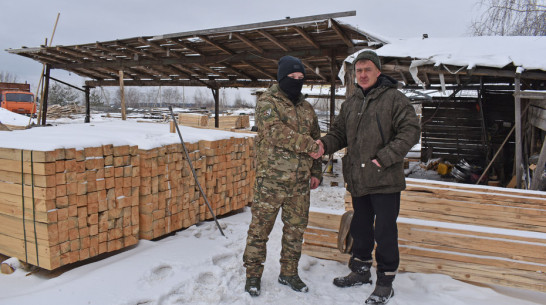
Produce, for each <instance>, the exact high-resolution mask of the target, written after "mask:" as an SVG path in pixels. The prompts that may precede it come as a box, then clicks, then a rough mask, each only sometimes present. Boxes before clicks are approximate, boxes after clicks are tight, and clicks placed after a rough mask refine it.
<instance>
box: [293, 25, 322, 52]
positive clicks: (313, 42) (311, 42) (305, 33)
mask: <svg viewBox="0 0 546 305" xmlns="http://www.w3.org/2000/svg"><path fill="white" fill-rule="evenodd" d="M290 28H291V29H293V30H294V31H296V32H298V34H300V35H301V37H303V39H305V40H307V42H309V44H311V45H312V46H313V47H315V49H319V50H320V45H319V44H318V43H317V42H316V41H315V40H314V39H313V38H312V37H311V36H309V34H307V32H306V31H305V30H304V29H302V28H300V27H299V26H292V27H290Z"/></svg>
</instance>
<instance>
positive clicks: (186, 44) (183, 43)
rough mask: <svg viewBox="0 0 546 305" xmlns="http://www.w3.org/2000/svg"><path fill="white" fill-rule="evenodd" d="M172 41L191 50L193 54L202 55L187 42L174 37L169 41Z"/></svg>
mask: <svg viewBox="0 0 546 305" xmlns="http://www.w3.org/2000/svg"><path fill="white" fill-rule="evenodd" d="M171 42H172V43H174V44H176V45H179V46H181V47H183V48H185V49H188V50H190V51H192V52H193V53H195V54H199V55H203V52H201V51H199V50H198V49H196V48H194V47H192V46H189V45H188V43H185V42H182V41H180V40H178V39H174V40H172V41H171Z"/></svg>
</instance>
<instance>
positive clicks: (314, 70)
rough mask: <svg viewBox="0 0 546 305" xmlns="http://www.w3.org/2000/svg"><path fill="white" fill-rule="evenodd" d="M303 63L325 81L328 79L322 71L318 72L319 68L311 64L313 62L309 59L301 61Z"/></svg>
mask: <svg viewBox="0 0 546 305" xmlns="http://www.w3.org/2000/svg"><path fill="white" fill-rule="evenodd" d="M301 62H302V63H303V65H304V66H306V67H307V69H308V70H310V71H311V72H313V73H314V74H316V75H317V76H318V77H320V78H321V79H322V80H324V81H328V79H327V78H326V76H324V75H322V73H320V71H319V72H317V68H316V67H313V65H311V63H309V62H308V61H307V60H302V61H301Z"/></svg>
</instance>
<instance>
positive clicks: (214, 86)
mask: <svg viewBox="0 0 546 305" xmlns="http://www.w3.org/2000/svg"><path fill="white" fill-rule="evenodd" d="M355 15H356V11H348V12H340V13H332V14H323V15H315V16H308V17H299V18H289V17H287V18H286V19H282V20H276V21H268V22H260V23H253V24H246V25H239V26H231V27H222V28H214V29H206V30H198V31H190V32H182V33H172V34H165V35H157V36H140V37H133V38H127V39H117V40H113V41H104V42H96V43H88V44H81V45H72V46H52V47H46V46H41V47H37V48H22V49H8V50H7V51H8V52H9V53H12V54H17V55H20V56H25V57H28V58H31V59H33V60H36V61H39V62H41V63H43V64H45V65H46V67H47V68H46V71H47V73H46V78H47V77H49V71H50V70H51V69H62V70H66V71H70V72H72V73H75V74H77V75H80V76H82V77H84V78H88V79H89V80H87V81H86V82H85V88H86V90H89V88H93V87H98V86H120V87H121V89H122V88H123V86H206V87H208V88H210V89H211V90H212V92H213V96H214V98H215V102H216V113H217V112H218V104H219V101H218V90H219V89H220V88H222V87H224V88H225V87H236V88H240V87H252V88H257V87H258V88H259V87H268V86H270V85H271V84H272V83H273V82H275V81H276V73H277V62H278V60H279V58H280V57H282V56H284V55H292V56H295V57H298V58H300V59H301V60H302V61H303V63H304V65H305V67H306V72H307V73H306V84H309V85H321V84H328V85H331V86H332V88H334V87H335V86H336V85H338V84H340V80H339V79H337V73H338V71H339V68H340V67H341V65H342V64H343V60H344V59H345V58H346V57H347V56H348V55H350V54H352V53H354V52H356V51H357V50H359V49H362V48H378V47H380V46H382V45H383V44H384V43H386V42H385V41H383V40H382V39H380V38H378V37H375V36H373V35H371V34H368V33H365V32H363V31H360V30H358V29H356V28H354V27H352V26H350V25H346V24H342V23H340V22H338V21H337V20H335V19H334V18H341V17H348V16H355ZM331 91H332V92H331V95H332V97H331V104H332V106H331V110H332V109H333V108H334V106H333V105H334V98H335V95H334V90H331ZM45 96H47V94H46V95H45ZM43 104H45V105H47V100H45V99H44V103H43ZM87 104H89V103H87ZM123 106H124V105H123V99H122V109H123V108H124V107H123ZM87 108H89V106H88V107H87ZM88 113H89V111H88ZM122 116H123V113H122ZM217 117H218V115H216V118H217ZM331 117H333V111H332V114H331ZM216 122H217V120H216ZM43 123H45V117H44V118H43Z"/></svg>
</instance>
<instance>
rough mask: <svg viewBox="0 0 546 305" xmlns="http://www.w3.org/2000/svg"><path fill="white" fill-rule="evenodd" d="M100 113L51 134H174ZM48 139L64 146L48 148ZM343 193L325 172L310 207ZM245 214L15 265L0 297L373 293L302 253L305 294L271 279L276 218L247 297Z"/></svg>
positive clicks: (329, 204)
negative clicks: (92, 252)
mask: <svg viewBox="0 0 546 305" xmlns="http://www.w3.org/2000/svg"><path fill="white" fill-rule="evenodd" d="M0 110H1V109H0ZM3 113H4V112H3V111H0V122H5V120H6V119H5V118H4V117H3ZM26 119H27V120H28V118H26ZM102 120H107V119H104V118H103V119H102ZM108 120H110V121H101V118H100V116H97V117H93V123H92V124H85V125H88V126H81V125H84V124H72V125H71V126H69V127H71V128H66V127H65V126H59V127H53V128H52V129H51V131H52V132H53V131H55V130H58V129H62V131H63V132H64V133H65V136H64V137H63V139H77V138H78V137H80V138H82V137H91V135H92V132H93V131H98V132H100V133H102V134H101V135H102V137H96V138H91V139H88V140H91V141H95V142H101V141H106V140H112V139H114V138H116V137H119V136H120V135H122V136H124V137H125V138H124V139H123V141H125V142H127V143H137V144H138V143H141V142H148V143H149V144H150V145H151V144H161V143H166V142H168V141H175V140H176V135H175V134H169V133H168V127H167V128H164V129H163V127H161V126H156V125H159V124H148V123H140V125H139V124H137V123H135V122H130V121H127V122H121V121H120V120H119V119H117V120H111V119H108ZM77 121H78V122H80V123H81V121H79V120H77ZM64 123H68V122H64ZM7 124H9V123H7ZM142 124H147V125H146V126H147V128H145V129H139V132H140V133H141V134H139V135H138V136H133V137H127V136H125V135H126V133H128V132H129V131H131V130H133V131H134V130H135V128H138V127H139V126H141V125H142ZM63 125H64V124H63ZM91 125H93V126H91ZM163 126H168V125H166V124H163ZM49 128H50V127H40V128H32V129H29V130H24V131H11V132H8V131H6V132H2V131H0V141H2V142H4V143H11V144H9V145H13V146H20V147H33V148H34V149H39V148H41V146H40V145H44V146H45V145H46V143H44V141H42V140H40V139H41V138H43V137H44V136H45V132H46V131H48V129H49ZM82 132H85V133H84V134H82ZM66 133H68V134H69V135H68V136H67V135H66ZM183 134H184V135H185V138H184V140H186V141H191V140H192V139H193V140H194V139H197V138H199V137H209V138H215V137H219V136H229V135H230V134H231V133H228V134H223V132H221V133H219V132H218V131H207V130H203V129H198V130H197V129H195V130H194V129H189V128H188V129H184V131H183ZM23 135H24V137H21V136H23ZM233 136H241V135H240V134H233ZM17 139H19V140H17ZM23 139H24V143H23ZM17 141H19V142H21V143H18V142H17ZM64 141H69V140H64ZM72 141H75V140H72ZM77 143H78V142H77ZM33 145H34V146H33ZM54 145H67V144H66V143H61V144H52V145H51V146H54ZM78 145H79V144H78ZM51 146H48V147H51ZM340 165H341V164H340V162H338V163H334V173H338V174H339V173H340V171H341V170H340ZM332 181H336V182H338V183H339V186H330V185H331V182H332ZM344 195H345V189H344V188H343V184H342V183H341V182H340V176H339V175H338V176H337V177H335V176H327V177H325V179H324V182H323V185H322V186H321V187H319V188H318V189H316V190H313V191H312V194H311V205H312V209H329V210H332V211H340V210H343V200H344V199H343V197H344ZM250 218H251V214H250V208H244V209H243V210H242V211H241V212H240V213H237V214H234V215H231V216H227V217H222V218H220V219H219V222H220V224H221V226H222V228H223V231H224V232H225V234H226V237H223V236H222V235H221V234H220V233H219V230H218V229H217V228H216V226H215V223H214V222H211V221H207V222H203V223H199V224H197V225H194V226H192V227H190V228H187V229H185V230H182V231H179V232H177V233H176V234H174V235H173V236H169V237H166V238H163V239H161V240H157V241H146V240H141V241H139V243H138V244H137V245H136V246H133V247H130V248H128V249H125V250H123V251H120V252H119V253H116V254H112V255H108V256H106V257H101V259H92V260H90V261H88V262H85V263H84V264H77V266H72V268H66V267H63V268H61V269H60V270H61V271H54V272H45V271H43V270H42V271H37V272H32V273H29V272H27V271H24V270H22V269H17V270H16V272H15V273H13V274H11V275H5V274H0V304H2V305H37V304H70V305H79V304H82V305H84V304H96V305H104V304H115V305H160V304H161V305H169V304H282V305H287V304H313V305H319V304H363V302H364V300H365V298H366V297H367V296H368V295H369V294H370V293H371V291H372V290H373V287H372V286H370V285H366V286H363V287H353V288H344V289H342V288H337V287H335V286H334V285H333V284H332V279H333V278H334V277H335V276H339V275H344V274H346V273H347V272H348V268H347V267H346V266H345V265H343V264H341V263H338V262H334V261H328V260H322V259H317V258H314V257H310V256H307V255H303V256H302V259H301V261H300V268H299V273H300V276H301V278H302V279H303V280H304V281H305V282H306V283H307V284H308V286H309V289H310V290H309V292H308V293H299V292H294V291H292V290H291V289H290V288H288V287H287V286H284V285H280V284H278V283H277V276H278V274H279V269H280V268H279V258H280V253H279V252H280V247H281V246H280V239H281V234H282V222H280V219H277V223H276V225H275V228H274V229H273V232H272V233H271V236H270V241H269V242H268V254H267V262H266V266H265V272H264V275H263V278H262V294H261V296H259V297H255V298H253V297H250V296H249V295H248V294H247V293H245V292H244V284H245V270H244V268H243V263H242V254H243V251H244V247H245V240H246V233H247V229H248V225H249V222H250ZM394 288H395V291H396V295H395V297H394V298H393V299H392V301H391V302H390V303H389V304H393V305H411V304H416V305H438V304H450V305H451V304H455V305H459V304H460V305H463V304H472V305H475V304H480V305H481V304H491V305H515V304H518V305H520V304H522V305H524V304H546V294H545V293H538V292H533V291H527V290H523V289H511V288H506V287H498V286H497V287H493V288H494V289H492V288H490V287H478V286H474V285H471V284H468V283H464V282H460V281H457V280H454V279H452V278H450V277H449V276H445V275H439V274H420V273H401V274H399V275H398V276H397V278H396V280H395V282H394Z"/></svg>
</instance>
